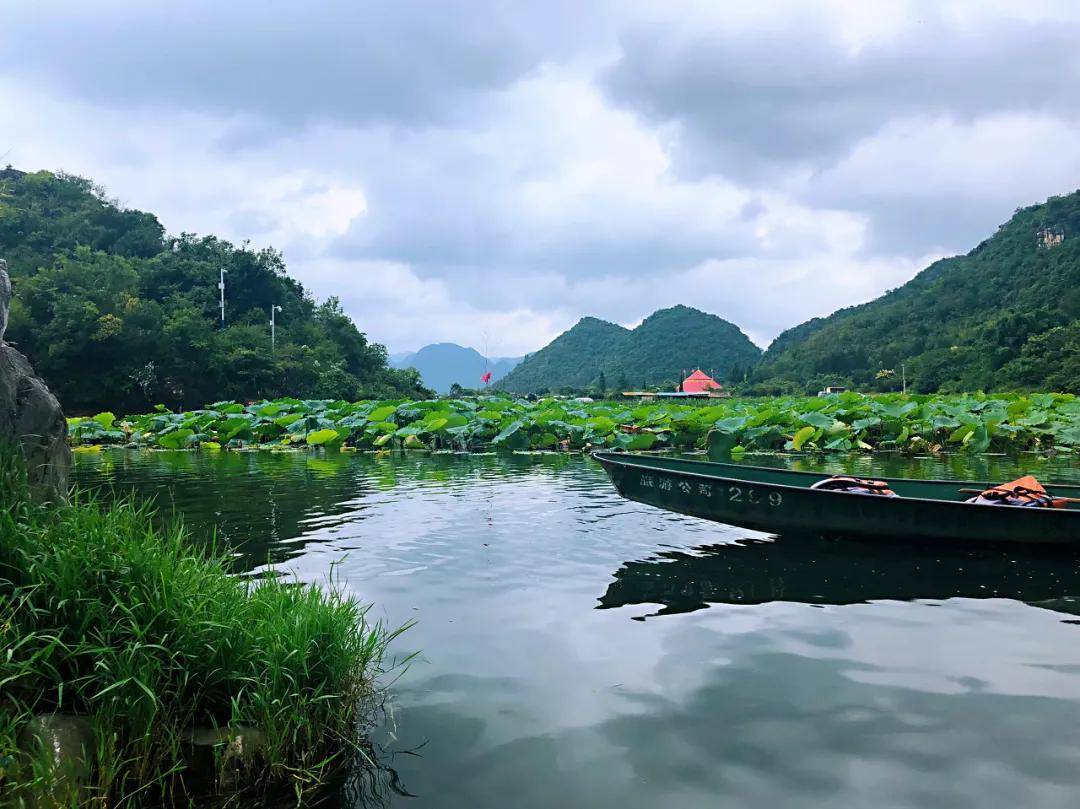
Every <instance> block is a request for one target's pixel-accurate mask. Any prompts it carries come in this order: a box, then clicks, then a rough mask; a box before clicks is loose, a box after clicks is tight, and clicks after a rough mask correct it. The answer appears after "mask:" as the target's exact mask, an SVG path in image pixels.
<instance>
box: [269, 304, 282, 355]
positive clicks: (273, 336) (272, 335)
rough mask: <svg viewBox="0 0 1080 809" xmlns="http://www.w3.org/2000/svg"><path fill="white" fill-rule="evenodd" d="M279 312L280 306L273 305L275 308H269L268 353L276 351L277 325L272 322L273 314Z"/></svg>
mask: <svg viewBox="0 0 1080 809" xmlns="http://www.w3.org/2000/svg"><path fill="white" fill-rule="evenodd" d="M280 311H281V307H280V306H276V305H275V306H271V307H270V351H271V352H273V351H276V350H277V334H276V328H277V323H276V321H275V320H274V313H275V312H280Z"/></svg>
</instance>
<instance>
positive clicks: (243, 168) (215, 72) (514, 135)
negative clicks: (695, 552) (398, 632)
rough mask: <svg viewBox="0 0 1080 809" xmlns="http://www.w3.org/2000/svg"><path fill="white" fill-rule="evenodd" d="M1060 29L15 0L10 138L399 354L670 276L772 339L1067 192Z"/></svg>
mask: <svg viewBox="0 0 1080 809" xmlns="http://www.w3.org/2000/svg"><path fill="white" fill-rule="evenodd" d="M750 6H752V8H749V7H750ZM1078 45H1080V3H1076V2H1073V0H1063V1H1062V2H1050V0H1045V1H1044V2H1040V0H1020V1H1018V2H991V1H990V0H972V2H957V3H953V4H945V3H941V2H928V3H918V2H889V0H874V2H866V1H865V0H852V1H851V2H821V3H817V4H811V3H808V2H792V3H782V2H777V3H766V2H759V3H753V4H749V3H728V2H720V0H714V2H673V1H672V0H660V1H658V2H655V3H650V2H633V3H629V2H618V3H607V2H585V3H582V2H563V0H548V2H545V3H526V2H517V3H511V2H501V3H500V2H489V1H488V0H479V1H478V2H438V3H432V2H408V1H407V0H394V1H393V2H386V3H383V2H359V1H358V0H306V2H303V3H300V2H278V1H277V0H226V2H222V0H212V2H211V1H207V0H185V2H182V3H162V2H135V0H130V1H129V2H116V1H115V0H97V2H94V3H86V2H82V0H70V1H69V2H63V3H61V2H52V1H51V0H5V2H4V3H3V6H2V8H0V120H2V121H3V123H2V124H0V154H6V156H5V157H3V158H2V160H3V162H11V163H13V164H14V165H16V166H17V167H20V168H24V169H31V170H32V169H39V168H48V169H53V170H56V169H63V170H66V171H69V172H73V173H77V174H82V175H85V176H89V177H92V178H93V179H94V180H96V181H97V182H99V183H101V184H103V185H104V186H105V187H106V188H107V189H108V191H109V193H110V194H111V195H112V196H115V197H117V198H118V199H119V200H120V201H121V202H122V203H123V204H125V205H128V206H131V207H138V208H142V209H146V210H150V211H153V212H155V213H156V214H158V216H159V217H160V218H161V220H162V221H163V223H164V224H165V226H166V227H167V228H168V229H169V230H170V232H174V233H178V232H181V231H195V232H200V233H214V234H217V235H220V236H223V237H225V238H229V239H231V240H234V241H237V242H239V241H242V240H244V239H249V240H250V241H251V243H252V244H253V245H256V246H263V245H273V246H275V247H278V248H280V249H282V250H283V251H284V253H285V257H286V261H287V262H288V265H289V269H290V272H291V273H292V274H294V275H295V276H297V277H299V278H300V279H301V280H302V281H303V282H304V283H305V284H306V285H307V286H308V287H309V288H310V289H312V290H313V291H314V292H315V293H316V295H318V296H319V297H324V296H327V295H338V296H339V297H340V298H341V299H342V301H343V303H344V305H345V308H346V310H347V311H348V312H349V313H350V314H351V315H352V316H353V317H354V319H355V320H356V321H357V323H358V325H359V326H360V327H361V329H363V330H364V331H366V332H367V333H368V334H369V336H371V337H372V338H374V339H376V340H378V341H380V342H383V343H385V344H387V345H388V346H389V348H390V349H391V350H392V351H403V350H412V349H416V348H419V347H420V346H422V345H425V344H427V343H430V342H438V341H444V340H446V341H454V342H459V343H463V344H466V345H473V346H475V347H477V348H479V349H481V350H483V349H484V348H485V347H486V349H487V351H488V353H490V354H493V355H515V354H520V353H523V352H526V351H532V350H535V349H537V348H539V347H540V346H542V345H544V344H545V343H546V342H547V341H548V340H550V339H551V338H552V337H554V336H555V335H556V334H558V333H559V332H560V331H562V330H563V329H565V328H566V327H568V326H570V325H572V324H573V323H574V322H575V321H576V320H577V319H578V318H579V317H581V316H583V315H586V314H590V315H596V316H599V317H603V318H606V319H609V320H614V321H616V322H620V323H624V324H634V323H636V322H637V321H639V320H640V319H641V318H642V317H644V316H645V315H647V314H648V313H650V312H651V311H653V310H655V309H657V308H659V307H662V306H669V305H672V304H676V303H685V304H690V305H694V306H697V307H699V308H702V309H705V310H707V311H710V312H714V313H716V314H719V315H721V316H723V317H725V318H727V319H729V320H732V321H733V322H735V323H737V324H738V325H740V326H741V327H742V328H743V330H744V331H746V332H747V333H748V334H749V335H750V336H751V338H752V339H754V340H755V341H756V342H758V343H759V344H761V345H762V346H764V345H766V344H767V343H768V341H769V340H770V339H772V338H773V337H774V336H775V335H776V334H777V333H778V332H779V331H781V330H782V329H784V328H787V327H789V326H792V325H795V324H797V323H799V322H801V321H803V320H805V319H807V318H809V317H813V316H815V315H822V314H827V313H829V312H831V311H833V310H834V309H836V308H838V307H841V306H846V305H850V304H853V303H858V302H861V301H865V300H868V299H870V298H872V297H874V296H876V295H877V294H879V293H880V292H882V291H884V290H885V289H888V288H891V287H895V286H898V285H899V284H901V283H903V282H904V281H906V280H907V279H909V278H910V277H911V276H913V275H914V274H915V273H916V272H917V271H918V270H919V269H921V268H922V267H924V266H925V265H926V264H927V263H929V262H930V261H931V260H933V259H934V258H937V257H938V256H941V255H946V254H952V253H957V252H966V251H967V250H968V249H970V248H971V247H973V246H974V245H975V244H976V243H977V242H978V241H980V240H981V239H982V238H985V237H986V236H988V235H990V234H991V233H992V232H993V231H994V229H995V227H996V226H997V225H998V224H1000V223H1001V222H1003V221H1005V220H1006V219H1007V218H1008V217H1009V216H1010V214H1011V213H1012V211H1013V209H1015V208H1016V207H1018V206H1020V205H1025V204H1030V203H1033V202H1037V201H1041V200H1043V199H1045V198H1046V197H1047V196H1049V195H1052V194H1058V193H1065V192H1069V191H1072V190H1075V189H1076V188H1077V186H1078V185H1080V128H1078V122H1080V47H1078Z"/></svg>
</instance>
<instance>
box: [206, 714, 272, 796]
mask: <svg viewBox="0 0 1080 809" xmlns="http://www.w3.org/2000/svg"><path fill="white" fill-rule="evenodd" d="M189 741H190V743H191V746H192V748H193V751H194V755H193V756H192V758H191V761H190V763H191V765H192V766H194V767H195V769H196V770H202V771H203V773H202V774H203V775H210V773H211V772H213V771H215V770H216V775H217V780H218V786H219V788H221V789H224V790H230V789H236V788H238V787H240V786H242V784H243V780H244V779H243V776H244V774H245V773H250V772H251V771H252V770H253V768H255V767H256V766H257V765H258V764H259V763H260V762H262V761H263V760H264V757H265V754H266V734H264V733H263V732H262V731H261V730H259V729H257V728H251V727H244V726H242V725H240V726H233V727H220V728H215V727H199V728H195V729H194V730H192V731H191V733H190V736H189Z"/></svg>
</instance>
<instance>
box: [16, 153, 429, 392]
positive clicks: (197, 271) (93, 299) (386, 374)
mask: <svg viewBox="0 0 1080 809" xmlns="http://www.w3.org/2000/svg"><path fill="white" fill-rule="evenodd" d="M0 257H3V258H6V259H7V261H8V267H9V272H10V273H11V276H12V282H13V286H14V295H15V297H14V300H13V301H12V307H11V315H10V318H11V320H10V324H9V327H8V333H7V335H6V338H7V340H8V341H9V342H11V343H14V344H15V345H16V346H17V347H18V348H19V349H20V350H21V351H23V352H24V353H25V354H26V355H27V356H28V357H29V358H30V361H31V362H32V363H33V365H34V368H35V369H36V370H37V372H38V373H39V374H41V375H42V376H43V377H44V378H45V380H46V381H47V382H48V383H49V385H50V387H51V388H52V389H53V390H54V391H55V392H56V394H57V396H58V397H59V398H60V401H61V403H62V404H63V405H64V407H65V408H66V409H68V410H72V411H75V412H93V411H95V410H99V409H101V408H102V407H115V408H119V409H126V410H127V409H139V408H145V407H149V406H150V405H151V404H153V403H155V402H166V403H168V404H170V405H172V406H183V407H192V406H197V405H199V404H202V403H203V402H206V401H208V400H210V399H215V398H220V397H221V396H228V397H231V398H236V399H244V400H250V399H256V398H263V397H269V396H282V395H299V396H324V397H343V398H349V399H354V398H358V397H361V396H394V395H405V396H408V395H418V394H423V393H424V391H423V389H422V388H421V387H420V384H419V378H418V377H417V375H416V374H415V373H413V372H411V371H407V370H405V371H401V370H392V369H390V368H389V367H388V365H387V357H386V350H385V349H384V348H383V347H382V346H381V345H378V344H374V343H369V342H368V340H367V338H366V337H365V336H364V335H363V334H362V333H361V332H360V331H358V330H357V328H356V326H355V325H354V324H353V322H352V321H351V320H350V319H349V317H348V316H347V315H346V314H345V313H344V312H343V311H342V309H341V306H340V304H339V302H338V301H337V299H335V298H330V299H329V300H327V301H325V302H324V303H321V304H317V303H316V302H315V301H314V300H313V299H312V298H311V296H310V295H309V294H308V293H307V292H306V291H305V290H304V288H303V286H302V285H301V284H299V283H298V282H297V281H295V280H294V279H292V278H290V277H289V276H288V275H287V274H286V271H285V264H284V262H283V261H282V257H281V254H280V253H277V252H275V251H274V250H271V249H266V250H258V251H255V250H250V249H247V248H246V247H240V248H237V247H234V246H233V245H231V244H229V243H228V242H225V241H222V240H220V239H217V238H215V237H213V236H203V237H198V236H194V235H191V234H183V235H181V236H178V237H167V236H166V235H165V232H164V229H163V228H162V226H161V224H160V223H159V222H158V221H157V219H156V218H155V217H154V216H153V215H152V214H149V213H144V212H142V211H132V210H124V209H123V208H121V207H120V206H119V205H117V204H116V203H115V202H112V201H110V200H108V199H107V198H106V197H105V195H104V193H103V191H102V190H101V189H100V188H96V187H95V186H93V185H92V184H91V183H90V182H89V181H87V180H84V179H81V178H78V177H71V176H66V175H55V174H51V173H49V172H44V171H42V172H37V173H34V174H27V173H23V172H20V171H16V170H13V169H7V170H4V171H0ZM220 269H225V270H226V271H227V275H226V276H225V279H226V304H225V305H226V310H225V314H226V323H227V326H226V327H225V328H221V324H220V317H219V310H218V300H219V298H218V294H219V293H218V287H217V285H218V279H219V272H218V271H219V270H220ZM271 306H280V307H281V311H280V312H278V313H277V348H276V351H273V352H272V351H271V343H270V307H271Z"/></svg>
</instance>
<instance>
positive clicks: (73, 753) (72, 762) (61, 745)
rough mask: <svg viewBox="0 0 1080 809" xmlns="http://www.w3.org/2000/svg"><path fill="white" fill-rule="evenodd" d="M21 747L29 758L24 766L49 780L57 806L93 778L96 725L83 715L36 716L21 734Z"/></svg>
mask: <svg viewBox="0 0 1080 809" xmlns="http://www.w3.org/2000/svg"><path fill="white" fill-rule="evenodd" d="M19 750H20V751H21V752H22V755H23V758H24V760H25V764H24V766H26V767H27V768H28V769H29V770H30V772H32V773H33V774H35V775H39V776H44V777H45V778H46V779H47V782H48V784H49V792H50V793H51V797H52V798H53V799H55V800H56V801H57V804H56V805H61V804H60V803H59V801H63V804H64V805H67V804H68V803H69V802H70V800H71V799H72V798H73V797H76V796H77V795H78V793H79V791H80V790H81V789H82V787H84V786H85V785H86V783H87V781H88V780H89V778H90V764H91V756H92V755H93V751H94V732H93V728H91V726H90V722H89V721H88V720H87V719H86V718H84V717H81V716H69V715H66V714H42V715H39V716H35V717H34V718H33V719H31V720H30V721H29V722H27V723H26V725H25V726H24V727H23V729H22V731H21V732H20V734H19ZM42 797H44V796H42Z"/></svg>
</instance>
